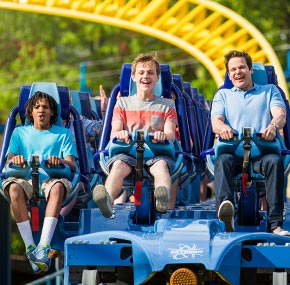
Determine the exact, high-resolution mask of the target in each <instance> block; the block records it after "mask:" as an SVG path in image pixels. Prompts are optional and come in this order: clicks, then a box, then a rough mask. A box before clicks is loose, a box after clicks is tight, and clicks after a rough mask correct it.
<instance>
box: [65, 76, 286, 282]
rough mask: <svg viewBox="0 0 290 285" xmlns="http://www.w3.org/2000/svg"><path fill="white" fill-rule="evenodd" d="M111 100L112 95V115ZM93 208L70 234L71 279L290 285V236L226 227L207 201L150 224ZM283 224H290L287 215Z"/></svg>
mask: <svg viewBox="0 0 290 285" xmlns="http://www.w3.org/2000/svg"><path fill="white" fill-rule="evenodd" d="M128 73H129V74H130V72H129V71H128ZM119 90H120V86H118V87H117V88H116V89H115V90H113V92H112V93H113V94H114V93H115V94H116V95H117V93H118V91H119ZM121 94H122V90H121ZM115 98H116V97H114V96H111V98H110V100H115ZM110 100H109V101H110ZM113 105H114V104H113ZM113 105H110V102H109V105H108V109H107V115H106V118H107V122H108V118H109V117H108V114H109V113H110V112H111V111H112V108H113ZM107 124H108V123H107ZM107 124H106V119H105V125H107ZM107 131H108V130H107ZM105 136H106V133H105V132H104V133H103V137H102V138H101V141H100V148H99V150H100V151H102V150H104V151H105V149H106V145H107V143H108V141H109V133H108V134H107V136H108V138H107V139H104V138H105ZM181 143H182V139H181ZM96 211H97V210H96V209H91V210H90V211H89V210H87V209H85V210H83V212H82V213H83V216H82V217H81V224H82V231H80V235H79V236H77V237H72V238H68V239H67V240H66V241H65V256H66V258H65V266H64V277H65V279H64V283H65V284H66V285H74V284H79V283H82V284H89V283H90V282H92V284H116V285H117V284H135V285H140V284H144V285H145V284H147V285H148V284H150V285H153V284H160V285H168V284H170V285H176V284H182V285H189V284H190V285H196V284H200V285H201V284H211V285H224V284H234V285H262V284H263V285H270V284H283V285H286V284H287V281H286V280H287V277H288V278H289V269H290V266H289V255H290V246H289V237H283V236H278V235H274V234H270V233H267V232H263V231H261V230H260V229H259V228H257V227H254V226H252V230H251V231H246V230H245V231H244V232H241V231H238V232H231V233H227V232H225V225H224V223H223V222H221V221H219V220H217V219H216V211H215V209H214V210H213V209H212V208H210V207H208V205H205V206H203V205H199V207H190V208H186V209H183V210H182V209H180V210H179V209H175V211H174V214H173V213H168V214H167V215H163V216H162V217H160V218H159V219H156V220H155V222H154V224H153V225H146V226H143V225H136V226H135V227H132V225H131V224H130V221H131V220H130V219H128V217H127V216H128V215H123V216H122V215H121V212H122V211H121V212H118V214H117V215H116V218H115V219H106V221H105V219H100V218H99V217H100V213H98V212H96ZM284 225H285V226H286V227H289V224H288V223H287V219H286V222H285V223H284ZM137 226H139V227H137ZM260 227H261V226H260ZM249 228H250V227H247V229H249ZM254 229H255V230H254ZM283 280H284V281H283Z"/></svg>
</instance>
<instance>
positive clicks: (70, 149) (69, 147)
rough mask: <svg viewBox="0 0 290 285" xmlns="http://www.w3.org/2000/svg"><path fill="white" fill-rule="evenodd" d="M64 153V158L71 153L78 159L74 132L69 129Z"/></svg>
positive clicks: (63, 149)
mask: <svg viewBox="0 0 290 285" xmlns="http://www.w3.org/2000/svg"><path fill="white" fill-rule="evenodd" d="M62 153H63V158H65V157H66V156H69V155H73V156H74V157H75V158H76V159H78V153H77V148H76V144H75V142H74V139H73V136H72V133H71V132H70V131H69V130H68V129H67V130H66V135H65V140H64V144H63V148H62Z"/></svg>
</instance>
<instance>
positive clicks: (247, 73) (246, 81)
mask: <svg viewBox="0 0 290 285" xmlns="http://www.w3.org/2000/svg"><path fill="white" fill-rule="evenodd" d="M228 73H229V78H230V80H231V81H232V83H233V85H234V86H235V87H237V88H239V89H241V90H244V91H246V90H248V89H250V88H252V87H253V81H252V73H253V70H252V68H249V66H248V65H247V62H246V59H245V58H244V57H233V58H231V59H230V60H229V62H228Z"/></svg>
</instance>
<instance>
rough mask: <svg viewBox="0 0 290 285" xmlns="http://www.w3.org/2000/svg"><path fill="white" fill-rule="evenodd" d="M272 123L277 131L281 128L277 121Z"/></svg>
mask: <svg viewBox="0 0 290 285" xmlns="http://www.w3.org/2000/svg"><path fill="white" fill-rule="evenodd" d="M270 125H272V126H274V127H275V129H276V131H278V130H279V126H278V124H276V123H271V124H270Z"/></svg>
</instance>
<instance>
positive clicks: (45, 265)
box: [30, 244, 51, 272]
mask: <svg viewBox="0 0 290 285" xmlns="http://www.w3.org/2000/svg"><path fill="white" fill-rule="evenodd" d="M50 250H51V248H50V245H49V244H45V245H38V246H37V247H36V248H35V249H34V251H33V253H32V256H31V258H30V261H31V262H33V263H34V264H36V265H37V266H38V267H39V268H40V269H41V270H42V271H44V272H46V271H48V269H49V267H50V258H49V257H48V254H49V252H50Z"/></svg>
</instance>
